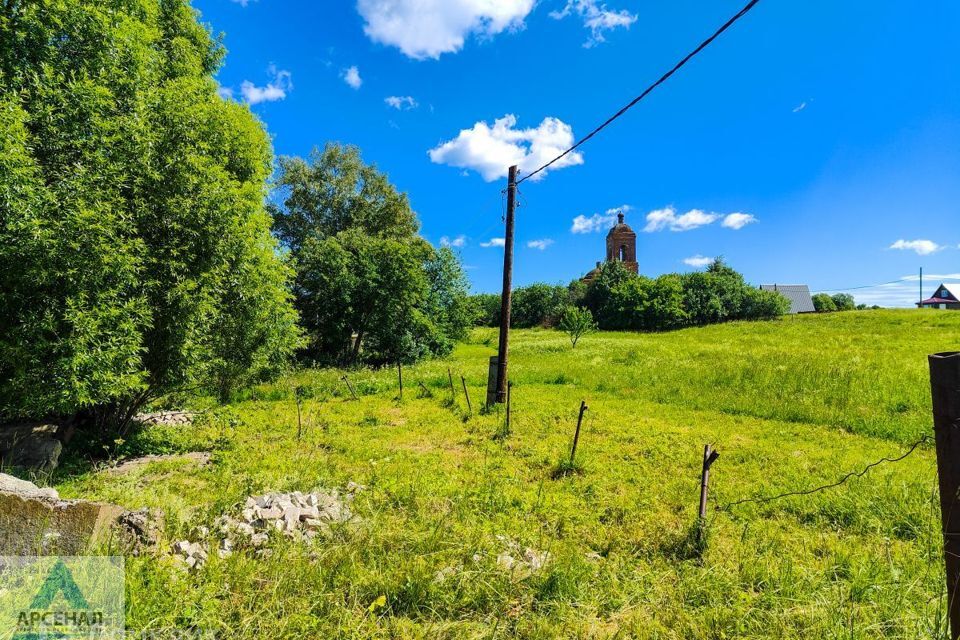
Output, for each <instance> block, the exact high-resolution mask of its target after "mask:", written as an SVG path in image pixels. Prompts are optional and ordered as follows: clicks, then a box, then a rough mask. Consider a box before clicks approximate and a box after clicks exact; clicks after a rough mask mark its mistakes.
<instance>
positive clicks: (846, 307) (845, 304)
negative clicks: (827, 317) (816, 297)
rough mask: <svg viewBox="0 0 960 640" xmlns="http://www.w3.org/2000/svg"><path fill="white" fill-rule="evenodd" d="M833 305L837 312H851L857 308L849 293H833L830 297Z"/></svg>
mask: <svg viewBox="0 0 960 640" xmlns="http://www.w3.org/2000/svg"><path fill="white" fill-rule="evenodd" d="M831 298H832V299H833V304H834V305H835V306H836V307H837V311H853V310H854V309H856V308H857V303H856V301H855V300H854V299H853V296H852V295H850V294H849V293H835V294H834V295H833V296H831Z"/></svg>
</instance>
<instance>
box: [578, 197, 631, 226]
mask: <svg viewBox="0 0 960 640" xmlns="http://www.w3.org/2000/svg"><path fill="white" fill-rule="evenodd" d="M632 209H633V207H631V206H630V205H628V204H624V205H620V206H619V207H613V208H610V209H607V211H606V213H595V214H593V215H592V216H590V217H587V216H584V215H579V216H577V217H576V218H574V219H573V226H572V227H570V232H571V233H598V232H600V231H606V230H607V229H609V228H610V227H612V226H613V225H614V223H615V222H616V221H617V214H618V213H628V212H629V211H631V210H632Z"/></svg>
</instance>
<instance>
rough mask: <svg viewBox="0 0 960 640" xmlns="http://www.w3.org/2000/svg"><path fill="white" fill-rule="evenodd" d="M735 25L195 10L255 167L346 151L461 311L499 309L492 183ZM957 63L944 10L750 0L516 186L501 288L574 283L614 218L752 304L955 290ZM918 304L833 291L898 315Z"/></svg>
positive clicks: (508, 15) (400, 3)
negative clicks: (431, 262)
mask: <svg viewBox="0 0 960 640" xmlns="http://www.w3.org/2000/svg"><path fill="white" fill-rule="evenodd" d="M742 4H743V0H709V1H706V0H673V1H671V2H653V1H651V0H644V1H639V0H608V1H607V2H606V3H603V2H599V1H598V0H540V1H539V2H536V1H535V0H341V1H329V0H328V1H320V0H248V1H247V2H236V1H233V0H195V6H196V7H197V8H198V9H199V10H200V12H201V15H202V19H203V21H204V22H207V23H208V24H209V25H210V26H211V28H212V29H213V31H214V32H223V34H224V42H225V45H226V47H227V49H228V52H229V53H228V55H227V58H226V64H225V66H224V68H223V69H222V71H221V73H220V75H219V78H218V79H219V81H220V83H221V86H222V87H223V92H224V94H225V95H230V96H232V98H233V99H236V100H241V101H246V102H248V103H250V108H251V109H252V110H253V111H254V112H255V113H256V114H257V115H258V116H259V117H260V118H261V119H262V120H263V121H264V123H265V124H266V126H267V129H268V131H269V132H270V134H271V136H272V138H273V142H274V147H275V150H276V152H277V153H278V154H289V155H305V154H308V153H309V152H310V150H311V148H312V147H314V146H322V145H323V144H325V143H326V142H327V141H340V142H344V143H351V144H356V145H358V146H359V147H360V148H361V149H362V150H363V155H364V158H365V159H366V160H367V161H368V162H373V163H376V164H377V165H378V166H379V167H380V169H382V170H383V171H385V172H386V173H387V174H388V175H389V176H390V178H391V180H392V181H393V182H394V183H395V184H396V185H397V186H398V187H399V188H400V189H401V190H403V191H405V192H407V193H408V194H409V196H410V200H411V203H412V204H413V207H414V209H415V210H416V211H417V213H418V215H419V217H420V219H421V221H422V225H423V227H422V233H423V235H424V236H425V237H426V238H427V239H429V240H430V241H431V242H433V243H435V244H440V243H441V242H442V241H443V242H449V243H452V244H453V245H454V246H456V247H457V250H458V251H459V252H460V253H461V255H462V258H463V262H464V264H465V265H466V266H467V268H468V274H469V277H470V279H471V282H472V284H473V288H474V290H476V291H498V290H499V282H500V278H501V267H502V250H501V249H500V248H499V247H498V246H496V239H497V238H501V237H502V235H503V231H502V224H501V222H500V218H501V214H502V196H501V191H502V189H503V187H504V186H505V178H503V177H501V176H503V175H505V173H506V167H507V165H508V164H510V163H511V162H512V161H519V162H520V163H521V167H522V168H523V167H525V168H528V169H530V168H534V166H535V165H536V164H538V163H537V161H538V160H540V159H541V158H543V159H547V158H548V157H550V156H551V155H552V152H553V151H555V150H557V149H560V148H562V147H564V146H565V145H566V144H567V143H568V142H569V141H571V140H572V139H574V138H576V137H579V136H581V135H584V134H585V133H587V132H588V131H589V130H590V129H592V128H593V127H594V126H596V125H597V124H599V123H600V122H602V121H603V120H604V119H606V117H608V116H609V115H610V114H612V113H613V112H615V111H616V110H617V109H618V108H619V107H620V106H622V105H623V104H624V103H626V102H628V101H629V100H630V99H631V98H632V97H633V96H634V95H636V94H637V93H639V92H640V91H641V90H642V89H643V88H644V87H645V86H647V85H648V84H649V83H650V82H651V81H653V80H654V79H656V78H657V77H659V76H660V74H662V73H663V72H664V71H665V70H666V69H668V68H669V67H670V66H672V65H673V64H674V63H675V62H676V61H677V60H678V59H679V58H680V57H682V55H684V54H685V53H686V52H687V51H688V50H690V49H691V48H692V47H693V46H695V45H696V44H697V43H699V42H700V41H701V40H702V39H704V38H705V37H706V36H707V35H709V34H710V33H711V32H712V31H713V30H715V29H716V28H717V27H718V26H719V25H720V24H722V23H723V22H724V21H725V20H726V19H727V18H728V17H729V16H730V15H732V14H733V13H735V12H736V11H737V10H739V8H740V7H741V5H742ZM958 62H960V3H957V2H956V1H955V0H930V1H929V2H922V3H917V2H883V1H881V2H865V1H863V0H860V1H854V2H837V1H836V0H805V1H803V2H796V1H792V2H786V1H784V0H763V1H762V2H761V3H760V4H759V5H758V6H757V7H756V8H755V9H754V10H753V11H752V12H751V13H750V14H749V15H748V16H747V17H745V18H744V19H743V20H741V21H740V22H739V23H738V24H737V25H736V26H735V27H734V28H733V29H732V30H731V31H729V32H728V33H727V34H725V35H724V36H722V37H721V39H719V40H718V41H717V42H715V43H714V45H713V46H711V47H710V48H708V49H707V50H706V51H705V52H704V53H703V54H701V56H699V57H698V58H696V59H695V60H694V61H693V62H692V63H691V64H690V65H688V66H687V67H686V68H684V69H683V70H682V71H681V72H680V73H679V74H678V75H677V76H675V77H674V78H673V79H671V80H670V81H669V82H668V83H667V84H665V85H664V86H662V87H661V88H659V89H658V90H657V91H655V92H654V93H653V94H651V95H650V96H649V98H647V99H646V100H645V101H643V102H641V103H640V104H639V105H638V106H637V107H635V108H634V109H633V110H631V111H630V112H629V113H628V114H627V115H626V116H625V117H623V118H621V119H620V120H618V121H617V122H616V123H615V124H614V125H613V126H611V127H610V128H608V129H607V130H605V131H604V132H603V133H602V134H600V136H598V137H597V138H595V139H594V140H592V141H590V142H589V143H588V144H587V145H586V146H585V147H583V148H582V153H581V155H580V156H577V157H574V158H573V161H571V162H569V163H567V166H563V167H561V168H559V169H557V170H555V171H550V172H549V173H548V174H547V175H546V176H545V177H544V179H542V180H539V181H536V182H534V181H528V182H527V183H525V184H524V185H523V186H522V188H521V192H522V194H521V198H520V202H521V205H522V206H521V207H520V209H519V210H518V213H517V249H516V263H515V264H516V271H515V277H514V282H515V283H516V284H518V285H522V284H528V283H531V282H536V281H546V282H562V283H566V282H568V281H569V280H570V279H572V278H575V277H577V276H579V275H581V274H583V273H585V272H586V271H588V270H589V269H590V268H592V266H593V265H594V263H595V262H596V261H597V260H599V259H601V258H602V257H603V253H604V233H605V231H606V227H607V226H608V224H609V220H610V217H611V214H610V213H608V211H615V210H617V209H621V208H624V209H625V210H626V212H627V221H628V223H630V224H631V225H632V226H633V227H634V229H635V230H636V231H638V236H639V237H638V256H639V258H638V259H639V262H640V270H641V272H642V273H644V274H647V275H651V276H655V275H658V274H661V273H666V272H671V271H683V270H690V269H693V268H696V266H695V265H698V264H700V263H701V262H702V260H698V258H709V257H714V256H719V255H722V256H724V257H725V258H726V259H727V261H728V262H729V263H730V264H731V265H732V266H733V267H735V268H736V269H738V270H740V271H742V272H743V273H744V274H745V276H746V277H747V279H748V280H749V281H751V282H753V283H757V284H759V283H761V282H763V283H773V282H778V283H808V284H810V285H811V287H812V288H814V289H815V290H821V289H842V288H847V287H853V286H860V285H867V284H873V283H881V282H887V281H891V280H896V279H900V278H903V277H908V276H913V277H914V278H915V277H916V276H915V275H914V274H916V273H917V272H918V270H919V268H920V267H923V268H924V271H925V273H926V274H928V275H927V278H928V279H929V280H931V281H928V283H927V287H926V291H927V293H930V292H932V291H933V287H935V286H936V284H937V283H936V282H933V281H932V280H936V279H938V278H940V277H941V276H942V279H946V280H960V225H958V224H957V223H958V219H960V216H958V214H960V204H958V203H960V179H958V178H960V64H958ZM731 214H741V215H733V216H731ZM484 245H487V246H484ZM691 265H693V266H691ZM917 291H918V287H917V283H916V281H915V280H907V281H904V282H902V283H898V284H896V285H891V286H886V287H880V288H874V289H863V290H856V291H853V293H854V294H855V295H856V297H857V299H858V301H863V302H869V303H875V302H876V303H879V304H885V305H901V306H902V305H909V304H910V303H911V302H913V301H915V300H916V299H917V296H918V292H917Z"/></svg>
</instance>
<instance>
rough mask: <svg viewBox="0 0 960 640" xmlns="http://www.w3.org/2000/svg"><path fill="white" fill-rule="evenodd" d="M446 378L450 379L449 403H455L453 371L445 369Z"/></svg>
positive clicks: (448, 368) (455, 392)
mask: <svg viewBox="0 0 960 640" xmlns="http://www.w3.org/2000/svg"><path fill="white" fill-rule="evenodd" d="M447 377H448V378H449V379H450V402H456V401H457V390H456V389H455V388H454V387H453V371H451V370H450V367H447Z"/></svg>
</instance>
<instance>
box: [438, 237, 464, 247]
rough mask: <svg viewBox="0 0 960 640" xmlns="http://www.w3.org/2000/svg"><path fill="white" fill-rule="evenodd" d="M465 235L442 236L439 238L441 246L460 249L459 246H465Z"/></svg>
mask: <svg viewBox="0 0 960 640" xmlns="http://www.w3.org/2000/svg"><path fill="white" fill-rule="evenodd" d="M466 244H467V236H464V235H459V236H457V237H456V238H450V237H448V236H443V237H442V238H440V246H441V247H453V248H455V249H460V248H461V247H464V246H466Z"/></svg>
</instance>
